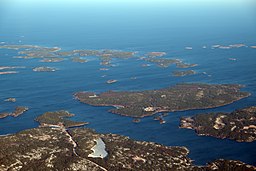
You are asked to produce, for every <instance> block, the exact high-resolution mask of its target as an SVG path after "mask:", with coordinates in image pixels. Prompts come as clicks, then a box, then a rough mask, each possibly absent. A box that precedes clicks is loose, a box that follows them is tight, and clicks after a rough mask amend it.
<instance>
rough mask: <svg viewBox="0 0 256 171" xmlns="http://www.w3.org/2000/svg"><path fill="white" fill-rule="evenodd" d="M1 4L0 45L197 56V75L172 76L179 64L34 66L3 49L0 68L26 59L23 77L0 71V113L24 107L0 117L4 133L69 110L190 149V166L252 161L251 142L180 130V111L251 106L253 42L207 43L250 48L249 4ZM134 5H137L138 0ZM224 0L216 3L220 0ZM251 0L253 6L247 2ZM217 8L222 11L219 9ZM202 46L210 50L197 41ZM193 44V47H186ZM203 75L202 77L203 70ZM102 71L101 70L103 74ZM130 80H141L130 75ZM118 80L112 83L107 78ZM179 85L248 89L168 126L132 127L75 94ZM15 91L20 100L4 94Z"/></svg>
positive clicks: (93, 122) (98, 124) (175, 117)
mask: <svg viewBox="0 0 256 171" xmlns="http://www.w3.org/2000/svg"><path fill="white" fill-rule="evenodd" d="M24 2H27V3H18V1H16V0H12V1H5V0H4V1H1V2H0V8H1V12H0V42H1V41H4V42H6V43H7V44H34V45H41V46H49V47H52V46H59V47H61V48H62V49H63V50H72V49H117V50H131V51H138V52H140V53H142V54H143V53H147V52H150V51H165V52H167V56H166V57H169V58H180V59H182V60H184V61H185V62H188V63H197V64H198V66H197V67H195V68H193V69H194V70H196V71H197V72H198V73H199V74H197V75H193V76H187V77H182V78H176V77H172V76H171V73H172V71H173V70H175V69H176V68H175V66H170V67H168V68H159V67H157V66H155V65H152V66H150V67H141V64H143V63H145V62H143V61H139V60H133V59H129V60H117V59H116V60H114V61H113V63H114V64H116V67H112V68H111V69H110V70H109V71H99V68H101V67H102V66H100V65H99V61H98V60H91V61H89V62H88V63H84V64H80V63H72V62H71V61H69V60H65V61H63V62H60V63H40V62H39V61H38V60H37V59H31V60H25V59H15V58H12V57H13V56H16V55H17V51H15V50H6V49H0V66H26V68H24V69H18V70H19V72H20V73H19V74H13V75H0V111H1V112H2V111H11V110H13V108H14V107H15V106H17V105H22V106H28V107H29V108H30V110H29V111H28V112H26V113H25V114H24V115H21V116H20V117H17V118H12V117H7V118H5V119H1V120H0V134H8V133H15V132H18V131H21V130H24V129H29V128H34V127H37V126H38V123H36V122H35V121H34V118H35V117H36V116H38V115H41V114H42V113H44V112H46V111H55V110H61V109H64V110H68V111H70V112H72V113H75V114H76V116H75V117H74V118H73V120H79V121H88V122H90V124H89V125H88V127H89V128H93V129H95V130H96V131H98V132H102V133H117V134H121V135H126V136H129V137H131V138H133V139H136V140H145V141H154V142H157V143H161V144H164V145H170V146H173V145H176V146H186V147H188V148H189V150H190V154H189V157H190V158H191V159H193V160H195V161H194V162H195V163H196V164H205V163H207V162H210V161H212V160H214V159H218V158H225V159H235V160H241V161H244V162H247V163H250V164H254V165H256V148H255V147H256V142H253V143H237V142H235V141H230V140H220V139H216V138H213V137H200V136H197V135H196V134H195V133H194V131H192V130H186V129H179V128H178V126H179V118H180V117H181V116H192V115H194V114H197V113H203V112H212V111H223V112H231V111H233V110H235V109H237V108H243V107H247V106H251V105H255V104H256V86H255V84H256V67H255V66H256V61H255V58H256V49H252V48H249V47H247V48H246V47H243V48H238V49H229V50H222V49H211V48H210V46H211V45H214V44H223V45H229V44H235V43H245V44H247V45H249V46H250V45H256V32H255V30H256V23H255V21H256V20H253V19H255V15H254V12H253V10H252V5H251V4H250V3H249V2H251V1H249V0H245V1H244V3H241V4H240V5H239V4H232V5H222V4H215V5H213V6H208V5H207V4H203V5H202V6H200V5H199V6H197V5H191V6H188V5H185V6H183V5H181V4H179V5H177V4H176V5H173V4H168V3H167V4H166V3H162V4H161V3H160V2H159V4H157V3H156V4H154V3H149V4H146V5H145V4H144V5H143V4H136V5H134V6H133V5H131V4H129V3H127V2H126V3H127V4H126V3H115V4H111V3H103V4H102V5H100V4H97V3H95V4H94V3H84V4H83V3H81V2H79V3H78V2H77V1H75V2H74V4H66V3H63V4H57V3H56V4H53V3H52V4H51V3H50V2H48V3H45V4H37V3H32V2H31V3H28V2H29V1H26V0H24ZM134 3H135V2H134ZM219 3H220V2H219ZM29 4H30V5H29ZM253 5H254V4H253ZM216 11H218V12H216ZM204 45H206V46H207V49H203V48H202V46H204ZM186 46H192V47H193V50H185V49H184V48H185V47H186ZM228 58H236V59H237V61H230V60H228ZM42 65H43V66H44V65H46V66H53V67H57V68H59V69H60V70H59V71H57V72H54V73H36V72H33V71H32V68H33V67H37V66H42ZM203 72H206V73H207V74H203ZM102 75H107V76H106V77H104V78H103V77H101V76H102ZM131 77H137V79H136V80H131V79H130V78H131ZM109 79H117V80H119V82H117V83H115V84H106V83H105V82H106V81H107V80H109ZM180 82H204V83H212V84H221V83H236V84H244V85H245V86H246V87H245V88H243V90H244V91H248V92H250V93H252V95H251V96H250V97H248V98H246V99H243V100H240V101H237V102H235V103H233V104H230V105H226V106H223V107H219V108H214V109H207V110H192V111H184V112H172V113H170V114H169V115H168V116H167V117H166V121H167V122H166V124H162V125H160V124H159V123H158V122H156V121H154V120H153V118H152V117H147V118H144V119H143V120H142V121H141V123H139V124H135V123H133V122H132V119H131V118H128V117H122V116H119V115H115V114H111V113H108V112H107V111H108V110H109V109H111V107H92V106H89V105H85V104H81V103H79V102H78V101H76V100H74V99H73V93H74V92H77V91H84V90H86V91H95V92H104V91H107V90H119V91H121V90H146V89H158V88H163V87H167V86H172V85H175V84H176V83H180ZM9 97H16V98H17V102H16V103H10V102H4V99H6V98H9Z"/></svg>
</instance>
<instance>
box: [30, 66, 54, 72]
mask: <svg viewBox="0 0 256 171" xmlns="http://www.w3.org/2000/svg"><path fill="white" fill-rule="evenodd" d="M33 71H35V72H55V71H57V68H53V67H36V68H33Z"/></svg>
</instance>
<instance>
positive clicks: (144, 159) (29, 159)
mask: <svg viewBox="0 0 256 171" xmlns="http://www.w3.org/2000/svg"><path fill="white" fill-rule="evenodd" d="M63 116H70V114H69V113H68V112H67V111H57V112H47V113H46V114H43V115H42V116H39V117H38V120H39V122H40V123H48V124H49V123H51V124H56V123H57V122H58V121H60V122H63V120H59V119H60V117H63ZM58 118H59V119H58ZM42 119H43V121H42ZM0 145H1V150H0V170H3V171H7V170H20V171H22V170H67V171H73V170H95V171H107V170H113V171H119V170H138V171H139V170H140V171H148V170H172V171H181V170H182V171H192V170H193V171H205V170H209V171H213V170H214V171H225V170H230V169H231V168H232V169H234V170H241V171H242V170H248V171H253V170H255V169H256V167H254V166H252V165H249V164H245V163H243V162H241V161H235V160H224V159H218V160H215V161H213V162H210V163H208V164H207V165H205V166H197V165H194V164H193V162H192V160H191V159H190V158H188V156H187V155H188V153H189V150H188V149H187V148H186V147H179V146H172V147H170V146H164V145H161V144H156V143H153V142H146V141H135V140H132V139H130V138H128V137H125V136H120V135H116V134H100V133H97V132H95V131H93V130H91V129H88V128H70V129H67V128H66V127H62V126H58V125H55V126H54V125H44V127H39V128H34V129H28V130H24V131H21V132H19V133H16V134H12V135H4V136H0Z"/></svg>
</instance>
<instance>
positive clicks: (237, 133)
mask: <svg viewBox="0 0 256 171" xmlns="http://www.w3.org/2000/svg"><path fill="white" fill-rule="evenodd" d="M180 127H181V128H187V129H194V130H195V131H196V133H197V134H198V135H204V136H213V137H216V138H221V139H224V138H228V139H231V140H236V141H238V142H252V141H255V140H256V106H252V107H248V108H244V109H240V110H235V111H233V112H231V113H221V112H219V113H208V114H198V115H195V116H193V117H183V118H181V123H180Z"/></svg>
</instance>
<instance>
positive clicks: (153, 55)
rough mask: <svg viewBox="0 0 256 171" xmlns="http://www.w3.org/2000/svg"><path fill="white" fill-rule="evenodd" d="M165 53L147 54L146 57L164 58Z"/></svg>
mask: <svg viewBox="0 0 256 171" xmlns="http://www.w3.org/2000/svg"><path fill="white" fill-rule="evenodd" d="M165 55H166V52H149V53H147V54H146V56H148V57H162V56H165Z"/></svg>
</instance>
